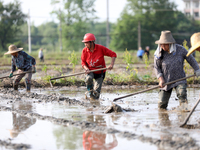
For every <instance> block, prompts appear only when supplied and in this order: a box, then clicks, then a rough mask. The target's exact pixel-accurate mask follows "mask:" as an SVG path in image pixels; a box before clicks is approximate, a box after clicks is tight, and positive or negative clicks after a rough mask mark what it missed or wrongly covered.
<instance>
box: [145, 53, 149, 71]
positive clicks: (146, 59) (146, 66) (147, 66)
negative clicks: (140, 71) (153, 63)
mask: <svg viewBox="0 0 200 150" xmlns="http://www.w3.org/2000/svg"><path fill="white" fill-rule="evenodd" d="M144 62H145V69H148V68H149V59H148V57H147V54H144Z"/></svg>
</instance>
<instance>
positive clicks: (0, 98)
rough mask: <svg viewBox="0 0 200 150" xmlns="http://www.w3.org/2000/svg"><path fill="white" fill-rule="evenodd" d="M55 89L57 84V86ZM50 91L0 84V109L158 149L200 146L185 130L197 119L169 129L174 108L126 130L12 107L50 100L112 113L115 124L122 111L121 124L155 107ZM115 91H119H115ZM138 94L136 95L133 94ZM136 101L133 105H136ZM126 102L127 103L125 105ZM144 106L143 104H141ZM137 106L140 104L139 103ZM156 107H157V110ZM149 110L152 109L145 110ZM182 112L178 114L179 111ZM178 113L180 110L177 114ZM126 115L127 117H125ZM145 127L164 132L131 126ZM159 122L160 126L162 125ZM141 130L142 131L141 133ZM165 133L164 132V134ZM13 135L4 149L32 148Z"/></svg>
mask: <svg viewBox="0 0 200 150" xmlns="http://www.w3.org/2000/svg"><path fill="white" fill-rule="evenodd" d="M56 89H57V88H56ZM56 89H53V91H52V92H51V93H50V94H46V93H43V92H41V94H38V93H36V92H31V93H26V92H17V91H14V90H13V89H10V88H2V89H0V93H1V94H0V111H3V112H4V111H5V112H11V113H12V114H13V115H18V116H23V117H26V118H29V121H31V122H32V124H34V123H35V121H36V120H45V121H47V122H51V123H53V124H56V125H59V126H63V127H70V126H73V127H77V128H79V129H81V130H82V131H94V132H97V133H104V134H111V135H116V134H117V135H119V136H120V137H121V138H125V139H128V140H139V141H141V142H144V143H150V144H152V145H155V146H156V147H157V148H158V149H160V150H162V149H180V150H182V149H184V150H185V149H191V150H192V149H195V150H196V149H200V146H199V141H197V139H196V138H193V137H191V135H190V134H189V133H187V130H189V129H191V130H197V132H199V129H200V126H199V123H200V122H196V124H187V125H186V126H184V128H183V130H181V131H185V130H186V131H185V132H178V133H177V132H172V131H171V130H172V128H173V126H171V124H172V122H171V121H170V117H169V116H170V114H169V113H172V112H174V110H173V109H172V110H169V111H163V112H160V113H159V117H160V118H159V119H160V120H161V123H162V124H160V125H159V124H156V122H154V123H148V124H144V125H142V124H143V123H142V122H141V121H140V122H139V123H137V119H136V120H135V121H136V122H135V123H133V124H136V125H137V126H138V127H133V125H129V126H128V127H130V129H129V130H126V127H125V128H124V127H123V126H122V127H123V130H121V129H120V128H117V127H111V126H105V125H102V124H101V123H99V122H94V121H87V120H85V119H84V118H83V119H80V120H79V118H82V115H81V114H79V115H72V116H71V119H66V118H60V117H54V116H51V115H42V114H40V113H36V112H35V111H34V110H30V109H29V108H28V106H27V108H28V109H19V108H15V107H13V106H16V105H18V103H24V104H25V103H28V102H29V103H34V104H36V105H38V104H47V103H50V104H51V105H54V104H58V105H61V106H63V105H64V106H69V107H74V106H77V107H78V108H80V107H81V108H84V109H87V110H88V111H89V112H88V113H90V114H94V113H96V112H98V115H102V116H105V115H111V117H112V118H113V119H114V120H116V121H114V122H115V124H121V122H118V118H120V117H121V116H124V115H125V120H124V123H123V124H129V123H128V122H127V123H126V119H127V117H126V115H132V116H133V117H134V114H136V113H137V115H142V113H144V111H145V109H146V111H148V110H149V109H152V110H154V108H152V107H150V108H149V103H150V102H147V101H145V100H143V99H142V98H141V97H142V96H140V98H141V102H143V103H144V104H145V105H144V106H145V108H141V109H140V110H135V109H133V108H132V107H127V104H128V105H136V104H134V103H132V102H131V103H126V102H123V101H120V102H119V103H109V104H107V105H104V102H105V101H106V100H104V99H100V100H99V101H88V100H79V99H72V98H69V97H66V95H63V94H60V93H59V92H54V90H56ZM116 95H119V94H117V93H116ZM133 98H137V97H133ZM139 105H140V104H139V103H138V104H137V105H136V106H139ZM125 106H126V107H125ZM142 107H143V104H142ZM139 108H140V107H139ZM157 111H158V110H157ZM148 113H149V114H150V113H151V110H149V112H148ZM180 115H181V114H180ZM178 116H179V114H178ZM128 118H129V117H128ZM141 126H142V129H143V130H144V131H143V132H145V130H147V131H148V132H149V131H150V132H153V131H156V132H162V133H163V134H164V136H159V138H158V137H157V136H155V137H154V136H151V134H141V133H140V132H134V130H138V128H141ZM160 126H163V127H162V128H161V127H160ZM175 128H176V129H179V127H177V126H176V127H175ZM143 132H142V133H143ZM165 135H167V136H165ZM12 139H13V138H9V139H6V140H3V139H0V145H1V146H2V147H4V148H6V149H31V145H29V144H26V143H20V144H19V143H14V142H12Z"/></svg>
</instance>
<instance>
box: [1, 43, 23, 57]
mask: <svg viewBox="0 0 200 150" xmlns="http://www.w3.org/2000/svg"><path fill="white" fill-rule="evenodd" d="M22 49H23V48H17V47H16V46H15V45H10V46H9V47H8V52H7V53H5V54H4V55H7V54H13V53H16V52H19V51H21V50H22Z"/></svg>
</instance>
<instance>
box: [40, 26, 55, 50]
mask: <svg viewBox="0 0 200 150" xmlns="http://www.w3.org/2000/svg"><path fill="white" fill-rule="evenodd" d="M57 29H58V25H57V24H56V23H55V22H47V23H45V24H42V25H40V26H38V31H39V33H40V35H41V37H42V40H41V44H42V45H49V46H51V47H52V46H53V48H51V49H53V50H54V51H56V44H57V43H58V31H57Z"/></svg>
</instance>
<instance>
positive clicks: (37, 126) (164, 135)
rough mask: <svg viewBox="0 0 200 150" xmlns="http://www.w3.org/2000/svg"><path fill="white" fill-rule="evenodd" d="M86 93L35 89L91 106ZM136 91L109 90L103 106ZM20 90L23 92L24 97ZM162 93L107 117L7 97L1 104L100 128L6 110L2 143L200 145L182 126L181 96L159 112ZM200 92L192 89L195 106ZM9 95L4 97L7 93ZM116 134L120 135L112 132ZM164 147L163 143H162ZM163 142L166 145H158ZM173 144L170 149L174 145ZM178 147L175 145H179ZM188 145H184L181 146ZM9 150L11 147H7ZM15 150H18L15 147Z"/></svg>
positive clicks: (1, 114) (130, 101)
mask: <svg viewBox="0 0 200 150" xmlns="http://www.w3.org/2000/svg"><path fill="white" fill-rule="evenodd" d="M84 91H85V88H79V89H62V90H59V89H54V90H51V89H43V90H38V89H34V90H33V91H32V92H34V93H38V94H42V95H51V94H53V93H59V94H60V95H61V96H63V97H69V98H70V99H76V100H79V101H82V102H88V101H87V100H85V98H84V95H83V93H84ZM135 91H136V90H127V89H124V90H122V89H121V90H109V89H103V91H102V94H101V99H100V104H101V106H110V105H111V103H112V100H113V99H114V98H116V97H120V96H124V95H126V94H129V93H132V92H135ZM23 92H24V91H23V89H20V93H23ZM157 92H158V91H157V90H153V91H150V92H146V93H143V94H138V95H135V96H132V97H128V98H125V99H123V100H119V101H117V102H116V104H118V105H120V106H121V107H123V108H131V109H135V110H136V111H135V112H123V113H111V114H105V113H104V111H105V110H103V109H101V107H83V106H79V105H69V104H68V103H63V104H61V103H60V102H57V101H54V102H52V103H49V102H38V99H36V98H33V99H31V98H22V99H21V100H15V103H13V102H12V101H14V100H13V99H12V98H9V97H1V98H0V105H1V106H5V107H9V108H12V109H13V110H23V111H26V112H33V113H37V114H40V115H41V116H53V117H54V118H58V119H59V118H63V119H66V120H70V121H73V122H84V121H87V122H89V123H93V124H94V125H97V126H98V127H102V128H103V129H102V132H99V130H100V129H96V128H85V127H82V126H79V125H68V124H67V125H66V124H64V125H63V124H58V123H55V122H54V121H49V120H46V119H38V118H37V117H29V116H28V117H27V116H23V115H20V114H18V113H15V112H13V111H0V118H1V124H0V133H1V134H0V140H2V141H4V142H10V143H15V144H19V143H23V144H25V145H27V147H26V149H48V150H49V149H53V150H54V149H78V150H79V149H84V148H85V149H90V148H92V149H116V150H121V149H152V150H154V149H170V148H171V149H174V148H173V146H174V145H177V146H176V149H177V147H181V146H180V145H184V144H185V145H184V147H182V149H187V145H189V146H190V143H192V145H195V144H196V145H195V146H196V147H197V148H199V147H200V146H199V145H200V139H199V133H200V130H199V128H195V129H186V128H180V127H179V126H180V124H181V123H182V122H183V121H184V119H185V118H186V117H187V114H188V113H186V112H184V113H183V112H180V111H177V110H176V108H177V106H178V105H179V102H178V101H177V100H176V96H175V92H173V93H172V96H171V99H170V103H169V106H168V110H167V111H158V109H157V99H158V97H157V96H158V93H157ZM199 93H200V89H197V88H196V89H193V88H188V100H189V104H190V105H191V107H193V105H194V104H195V103H196V101H197V99H198V98H199ZM1 95H2V96H3V94H1ZM199 114H200V106H198V107H197V108H196V111H195V112H194V113H193V115H192V116H191V118H190V120H189V122H188V124H191V125H196V124H199V121H200V118H199V116H200V115H199ZM105 129H113V130H115V132H116V133H115V132H107V131H106V130H105ZM160 141H161V142H163V143H164V144H162V143H161V142H160ZM158 142H160V144H157V143H158ZM170 142H171V143H173V145H170V144H169V143H170ZM174 142H175V144H174ZM181 142H183V143H181ZM1 148H2V149H9V146H2V144H1ZM11 149H15V148H13V147H11Z"/></svg>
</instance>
